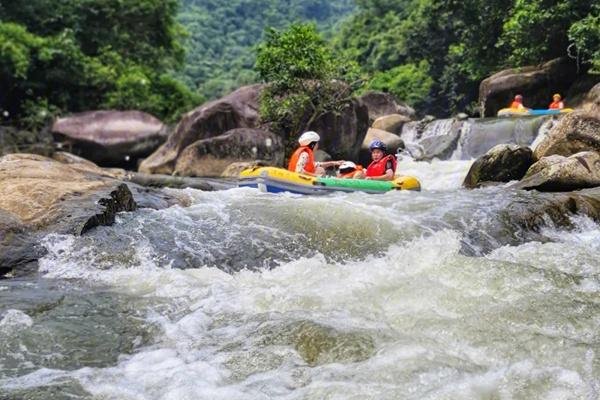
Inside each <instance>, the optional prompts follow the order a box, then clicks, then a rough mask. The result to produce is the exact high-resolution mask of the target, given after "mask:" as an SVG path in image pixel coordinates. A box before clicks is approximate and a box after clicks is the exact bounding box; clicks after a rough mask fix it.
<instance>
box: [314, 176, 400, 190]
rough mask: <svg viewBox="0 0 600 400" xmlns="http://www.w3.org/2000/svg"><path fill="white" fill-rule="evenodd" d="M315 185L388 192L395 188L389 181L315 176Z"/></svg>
mask: <svg viewBox="0 0 600 400" xmlns="http://www.w3.org/2000/svg"><path fill="white" fill-rule="evenodd" d="M315 185H321V186H326V187H331V188H334V187H335V188H346V189H355V190H363V191H369V192H388V191H390V190H392V189H396V185H395V184H394V183H393V182H390V181H371V180H365V179H339V178H317V179H316V180H315Z"/></svg>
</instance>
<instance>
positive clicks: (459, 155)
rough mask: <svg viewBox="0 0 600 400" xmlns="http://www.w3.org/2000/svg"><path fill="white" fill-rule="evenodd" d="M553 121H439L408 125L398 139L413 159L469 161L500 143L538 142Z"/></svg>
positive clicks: (506, 119)
mask: <svg viewBox="0 0 600 400" xmlns="http://www.w3.org/2000/svg"><path fill="white" fill-rule="evenodd" d="M553 121H554V120H552V118H551V117H548V116H542V117H534V118H531V117H522V118H470V119H467V120H457V119H439V120H422V121H415V122H410V123H407V124H405V125H404V127H403V128H402V133H401V135H400V136H401V138H402V140H404V143H405V145H406V149H407V151H408V152H409V153H410V154H411V156H412V157H414V159H416V160H431V159H434V158H437V159H440V160H446V159H452V160H469V159H472V158H476V157H479V156H481V155H483V154H485V153H486V152H487V151H488V150H490V149H491V148H492V147H494V146H496V145H498V144H503V143H509V144H518V145H524V146H528V145H532V143H533V142H534V141H536V138H538V136H539V138H538V140H537V141H536V143H537V142H539V140H541V137H543V132H547V131H548V130H549V129H550V127H551V126H552V123H553Z"/></svg>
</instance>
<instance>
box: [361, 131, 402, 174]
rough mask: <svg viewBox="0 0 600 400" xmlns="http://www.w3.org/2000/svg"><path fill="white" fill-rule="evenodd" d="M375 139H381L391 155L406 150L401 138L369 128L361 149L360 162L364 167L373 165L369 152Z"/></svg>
mask: <svg viewBox="0 0 600 400" xmlns="http://www.w3.org/2000/svg"><path fill="white" fill-rule="evenodd" d="M375 139H379V140H381V141H382V142H383V143H385V145H386V146H387V149H388V152H389V153H391V154H396V152H397V151H398V149H403V148H404V142H403V141H402V139H400V136H398V135H394V134H393V133H390V132H387V131H383V130H381V129H375V128H369V130H368V131H367V135H366V136H365V139H364V140H363V142H362V145H361V147H360V156H359V159H358V160H359V162H360V163H361V164H362V165H365V166H366V165H369V164H370V163H371V151H370V150H369V145H370V144H371V142H372V141H373V140H375Z"/></svg>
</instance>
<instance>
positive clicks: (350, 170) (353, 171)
mask: <svg viewBox="0 0 600 400" xmlns="http://www.w3.org/2000/svg"><path fill="white" fill-rule="evenodd" d="M337 177H338V178H343V179H363V178H364V177H365V173H364V171H363V167H362V165H356V164H355V163H353V162H352V161H344V162H343V163H341V164H340V166H339V168H338V171H337Z"/></svg>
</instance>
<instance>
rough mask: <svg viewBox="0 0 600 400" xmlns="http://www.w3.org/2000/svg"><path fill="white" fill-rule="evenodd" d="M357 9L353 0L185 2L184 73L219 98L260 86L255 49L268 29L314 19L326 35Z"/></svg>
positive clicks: (189, 80) (201, 90)
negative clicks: (250, 85) (185, 56)
mask: <svg viewBox="0 0 600 400" xmlns="http://www.w3.org/2000/svg"><path fill="white" fill-rule="evenodd" d="M353 9H354V4H353V0H288V1H280V0H229V1H220V0H182V7H181V11H180V13H179V17H178V19H179V21H180V22H181V23H182V24H183V25H184V26H185V28H186V30H187V31H188V32H189V36H188V38H187V40H186V49H187V59H186V63H185V68H184V70H183V72H182V74H181V76H182V78H183V79H184V80H185V81H186V83H187V84H188V85H189V86H190V87H193V88H197V90H198V92H199V93H201V94H202V95H204V96H206V97H208V98H213V97H218V96H221V95H223V94H226V93H228V92H230V91H232V90H233V89H236V88H237V87H239V86H241V85H244V84H248V83H253V82H256V81H257V79H258V76H257V74H256V72H255V71H254V70H253V66H254V62H255V58H254V51H253V47H254V46H255V45H256V44H257V43H259V42H260V41H261V40H262V38H263V34H264V32H265V29H266V28H269V27H271V28H275V29H285V28H286V27H287V26H289V25H290V24H291V23H292V22H296V21H313V22H315V23H316V24H317V26H318V27H319V30H320V31H323V32H325V34H327V31H328V30H330V29H331V28H332V26H334V24H335V22H337V21H340V20H341V19H342V17H343V16H344V15H346V14H348V13H349V12H350V11H352V10H353Z"/></svg>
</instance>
